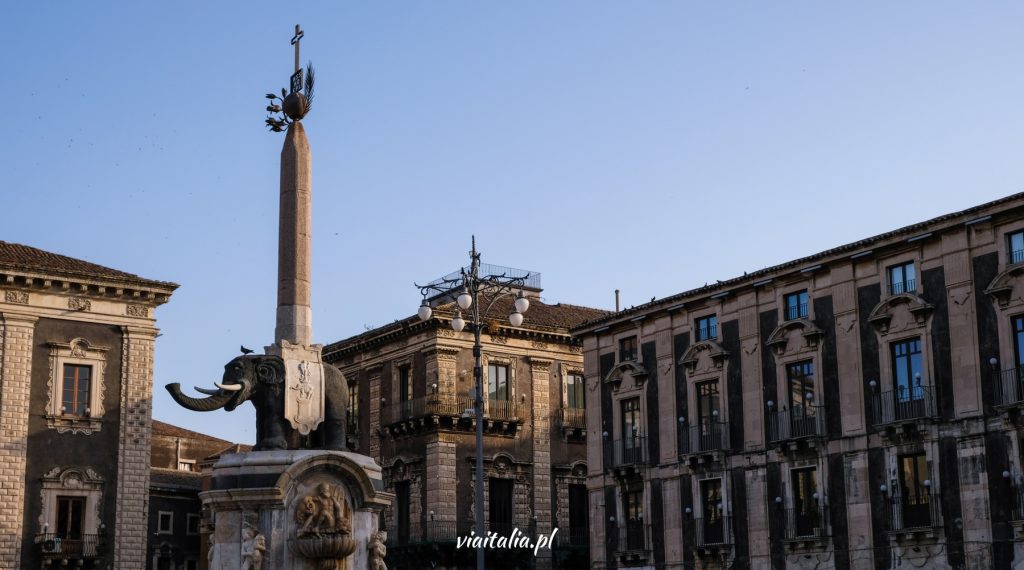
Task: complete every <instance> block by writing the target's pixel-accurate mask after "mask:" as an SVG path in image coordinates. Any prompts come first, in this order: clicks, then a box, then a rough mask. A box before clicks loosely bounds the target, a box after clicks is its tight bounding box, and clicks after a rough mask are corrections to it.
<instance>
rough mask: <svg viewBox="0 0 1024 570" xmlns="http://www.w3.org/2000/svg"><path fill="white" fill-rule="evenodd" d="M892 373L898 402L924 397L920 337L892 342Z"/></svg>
mask: <svg viewBox="0 0 1024 570" xmlns="http://www.w3.org/2000/svg"><path fill="white" fill-rule="evenodd" d="M892 374H893V389H894V390H896V400H897V402H909V401H911V400H921V399H924V395H925V394H924V392H925V389H924V385H923V381H922V380H921V339H920V338H913V339H908V340H902V341H899V342H894V343H892Z"/></svg>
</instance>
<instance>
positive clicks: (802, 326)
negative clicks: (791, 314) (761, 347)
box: [765, 319, 825, 356]
mask: <svg viewBox="0 0 1024 570" xmlns="http://www.w3.org/2000/svg"><path fill="white" fill-rule="evenodd" d="M798 331H799V335H800V336H799V337H796V338H802V339H803V342H802V343H800V345H799V346H791V345H790V339H791V338H794V337H795V335H794V334H793V333H796V332H798ZM824 336H825V331H823V330H821V329H820V328H818V326H817V325H815V324H814V323H813V322H811V321H810V320H808V319H794V320H792V321H786V322H784V323H782V324H781V325H779V326H777V327H775V330H774V331H772V333H771V334H770V335H768V340H767V341H765V344H766V345H768V346H769V347H771V349H772V351H773V352H774V353H775V356H782V355H784V354H786V352H787V351H791V352H799V351H801V350H807V349H814V348H817V347H818V343H819V342H820V341H821V339H822V338H823V337H824Z"/></svg>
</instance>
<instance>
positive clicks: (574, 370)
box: [559, 363, 587, 409]
mask: <svg viewBox="0 0 1024 570" xmlns="http://www.w3.org/2000/svg"><path fill="white" fill-rule="evenodd" d="M559 373H560V376H561V380H562V407H563V408H568V407H569V376H570V375H573V374H575V375H576V376H579V377H580V378H581V379H582V380H583V386H584V389H583V401H584V404H583V406H584V409H586V400H587V397H586V394H587V390H586V386H587V377H586V375H585V374H584V373H583V367H582V366H580V365H577V364H566V363H562V365H561V367H560V370H559Z"/></svg>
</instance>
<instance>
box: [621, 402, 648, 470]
mask: <svg viewBox="0 0 1024 570" xmlns="http://www.w3.org/2000/svg"><path fill="white" fill-rule="evenodd" d="M642 434H643V427H641V425H640V398H628V399H626V400H622V459H623V462H625V463H636V462H637V461H639V460H640V459H641V457H640V453H641V450H640V444H641V439H640V438H641V437H642Z"/></svg>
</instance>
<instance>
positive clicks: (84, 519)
mask: <svg viewBox="0 0 1024 570" xmlns="http://www.w3.org/2000/svg"><path fill="white" fill-rule="evenodd" d="M175 288H177V285H175V284H173V283H166V282H162V281H153V280H149V279H143V278H140V277H138V276H136V275H132V274H129V273H125V272H122V271H117V270H113V269H109V268H106V267H102V266H99V265H96V264H93V263H89V262H85V261H82V260H78V259H73V258H70V257H65V256H62V255H57V254H53V253H49V252H45V251H42V250H39V249H36V248H32V247H28V246H24V245H19V244H13V243H6V242H0V418H2V420H0V464H2V465H3V469H2V470H0V488H2V489H3V493H2V494H0V567H2V568H42V567H51V566H53V565H60V564H62V563H66V564H71V565H78V566H77V567H84V568H108V567H113V568H144V567H145V565H146V561H145V556H146V511H147V501H148V486H149V454H150V449H149V445H150V403H151V394H152V383H153V382H152V375H153V349H154V341H155V339H156V336H157V329H156V320H155V318H154V316H153V311H154V309H155V308H156V307H157V306H159V305H161V304H163V303H166V302H167V300H168V299H169V298H170V296H171V294H172V293H173V291H174V290H175ZM65 561H66V562H65Z"/></svg>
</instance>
